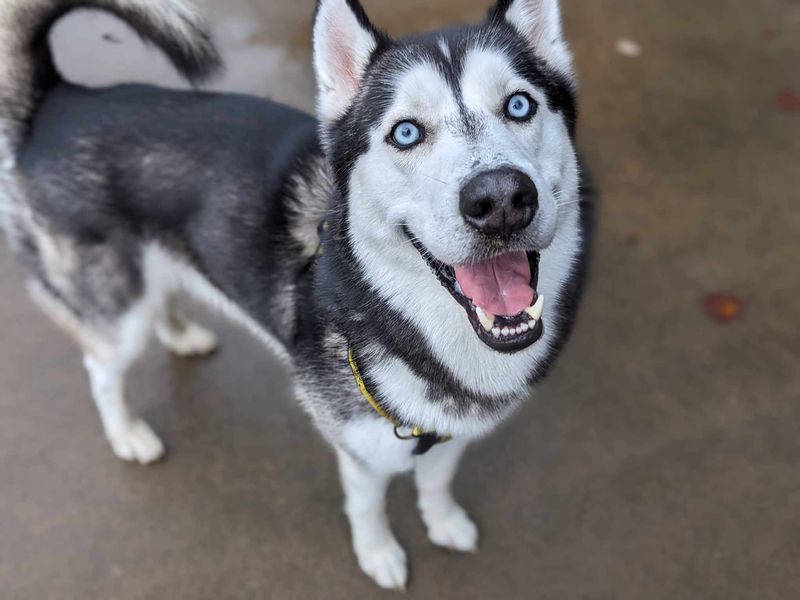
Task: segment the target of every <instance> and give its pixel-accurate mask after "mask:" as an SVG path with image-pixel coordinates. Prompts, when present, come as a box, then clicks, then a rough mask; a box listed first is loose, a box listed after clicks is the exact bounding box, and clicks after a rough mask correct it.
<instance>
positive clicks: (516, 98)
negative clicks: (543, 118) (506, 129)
mask: <svg viewBox="0 0 800 600" xmlns="http://www.w3.org/2000/svg"><path fill="white" fill-rule="evenodd" d="M535 112H536V106H535V103H534V101H533V99H532V98H531V97H530V96H528V94H525V93H522V92H520V93H517V94H514V95H513V96H511V97H510V98H509V99H508V102H507V103H506V116H507V117H508V118H509V119H513V120H514V121H527V120H528V119H530V118H531V117H532V116H533V114H534V113H535Z"/></svg>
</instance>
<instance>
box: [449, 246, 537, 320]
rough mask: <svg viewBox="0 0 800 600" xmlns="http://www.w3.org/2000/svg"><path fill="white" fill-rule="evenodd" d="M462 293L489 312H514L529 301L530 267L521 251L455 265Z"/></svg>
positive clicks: (508, 314) (525, 306)
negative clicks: (474, 262)
mask: <svg viewBox="0 0 800 600" xmlns="http://www.w3.org/2000/svg"><path fill="white" fill-rule="evenodd" d="M455 271H456V279H457V280H458V283H459V285H461V290H462V291H463V292H464V295H465V296H466V297H467V298H469V299H470V300H472V302H474V303H475V306H479V307H480V308H482V309H483V310H485V311H487V312H490V313H492V314H493V315H505V316H508V317H510V316H513V315H516V314H518V313H520V312H522V311H523V310H525V309H526V308H528V307H529V306H530V305H531V304H533V294H534V291H533V288H532V287H531V266H530V263H529V262H528V257H527V255H526V254H525V253H524V252H511V253H509V254H503V255H502V256H499V257H498V258H495V259H493V260H489V261H486V262H483V263H479V264H477V265H462V266H460V267H456V268H455Z"/></svg>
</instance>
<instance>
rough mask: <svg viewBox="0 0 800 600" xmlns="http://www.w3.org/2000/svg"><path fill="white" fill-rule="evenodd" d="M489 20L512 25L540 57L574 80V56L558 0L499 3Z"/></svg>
mask: <svg viewBox="0 0 800 600" xmlns="http://www.w3.org/2000/svg"><path fill="white" fill-rule="evenodd" d="M489 18H490V19H491V20H494V21H505V22H507V23H509V24H510V25H511V26H512V27H513V28H514V29H516V30H517V32H518V33H519V34H520V35H521V36H522V37H523V38H525V40H527V42H528V44H530V46H531V48H532V49H533V51H534V52H535V53H536V55H537V56H539V57H540V58H542V59H543V60H544V61H545V62H547V63H548V64H549V65H550V66H552V67H554V68H555V69H557V70H559V71H561V72H562V73H563V74H565V75H568V76H569V77H573V66H572V54H571V52H570V50H569V47H568V46H567V43H566V41H565V40H564V33H563V30H562V27H561V8H560V6H559V2H558V0H498V2H497V4H496V5H495V6H494V7H493V8H492V10H491V11H490V13H489Z"/></svg>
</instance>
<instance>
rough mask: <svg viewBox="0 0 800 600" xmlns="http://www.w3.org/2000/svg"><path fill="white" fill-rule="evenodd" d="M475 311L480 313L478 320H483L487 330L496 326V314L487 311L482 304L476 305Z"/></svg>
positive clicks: (482, 322)
mask: <svg viewBox="0 0 800 600" xmlns="http://www.w3.org/2000/svg"><path fill="white" fill-rule="evenodd" d="M475 312H476V313H477V314H478V320H479V321H480V322H481V325H483V328H484V329H485V330H486V331H491V330H492V327H494V315H493V314H491V313H487V312H486V311H485V310H483V309H482V308H481V307H480V306H476V307H475Z"/></svg>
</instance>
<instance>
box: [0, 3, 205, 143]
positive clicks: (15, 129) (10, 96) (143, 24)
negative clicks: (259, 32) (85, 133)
mask: <svg viewBox="0 0 800 600" xmlns="http://www.w3.org/2000/svg"><path fill="white" fill-rule="evenodd" d="M75 8H96V9H100V10H105V11H107V12H110V13H112V14H114V15H116V16H118V17H119V18H121V19H122V20H124V21H125V22H127V23H128V24H129V25H130V26H131V27H133V29H134V30H136V32H137V33H138V34H139V35H140V36H141V37H142V38H143V39H144V40H145V41H148V42H150V43H153V44H155V45H156V46H158V47H159V48H161V50H163V51H164V53H166V55H167V56H168V57H169V59H170V60H171V61H172V63H173V64H174V65H175V67H176V68H177V69H178V70H179V71H180V72H181V74H182V75H184V76H185V77H186V78H188V79H189V80H192V81H196V80H201V79H203V78H205V77H206V76H208V75H210V74H212V73H213V72H214V71H215V70H216V68H217V67H218V66H219V65H220V59H219V55H218V54H217V51H216V49H215V47H214V45H213V43H212V42H211V38H210V37H209V35H208V32H207V30H206V28H205V27H204V25H203V23H202V21H201V20H200V18H199V16H198V14H197V12H195V10H194V9H193V7H192V6H191V5H189V4H187V3H186V2H185V1H184V0H2V1H0V137H2V138H3V141H4V142H5V144H4V146H10V149H11V150H12V151H15V150H16V149H17V146H18V144H19V142H20V140H21V138H22V137H23V136H24V134H25V130H26V128H27V125H28V122H29V121H30V118H31V116H32V114H33V112H34V110H35V108H36V105H37V102H38V100H39V98H41V96H42V95H43V94H44V93H45V92H46V91H47V89H48V88H49V87H50V86H52V85H54V84H55V83H57V82H58V81H59V75H58V73H57V72H56V69H55V66H54V63H53V58H52V55H51V52H50V46H49V43H48V33H49V31H50V29H51V27H52V26H53V24H54V23H55V22H56V21H57V20H58V19H59V18H60V17H62V16H63V15H65V14H66V13H68V12H69V11H71V10H72V9H75ZM3 158H7V157H5V156H4V157H3Z"/></svg>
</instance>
